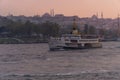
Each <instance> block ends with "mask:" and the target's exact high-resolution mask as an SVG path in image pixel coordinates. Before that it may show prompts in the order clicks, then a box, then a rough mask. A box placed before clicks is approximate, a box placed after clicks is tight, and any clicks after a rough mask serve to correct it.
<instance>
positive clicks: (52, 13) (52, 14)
mask: <svg viewBox="0 0 120 80" xmlns="http://www.w3.org/2000/svg"><path fill="white" fill-rule="evenodd" d="M50 15H51V16H52V17H54V9H51V10H50Z"/></svg>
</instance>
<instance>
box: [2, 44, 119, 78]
mask: <svg viewBox="0 0 120 80" xmlns="http://www.w3.org/2000/svg"><path fill="white" fill-rule="evenodd" d="M107 71H108V72H109V71H115V72H119V71H120V42H104V43H103V48H99V49H84V50H69V51H49V48H48V45H47V44H0V76H5V75H11V74H17V75H23V74H36V75H37V74H78V73H86V72H87V73H91V72H92V73H94V72H97V73H101V72H107Z"/></svg>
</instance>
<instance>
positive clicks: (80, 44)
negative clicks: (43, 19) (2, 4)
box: [49, 20, 102, 50]
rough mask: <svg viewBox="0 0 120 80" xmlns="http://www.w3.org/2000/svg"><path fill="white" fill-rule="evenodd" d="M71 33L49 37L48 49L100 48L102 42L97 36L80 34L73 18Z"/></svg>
mask: <svg viewBox="0 0 120 80" xmlns="http://www.w3.org/2000/svg"><path fill="white" fill-rule="evenodd" d="M73 24H74V25H73V29H72V32H71V34H64V35H62V36H61V37H51V38H50V40H49V49H50V50H58V49H88V48H101V47H102V44H101V42H100V41H99V38H95V37H93V36H90V35H89V36H88V35H87V36H82V35H81V34H80V32H79V31H78V29H77V26H76V23H75V20H74V23H73Z"/></svg>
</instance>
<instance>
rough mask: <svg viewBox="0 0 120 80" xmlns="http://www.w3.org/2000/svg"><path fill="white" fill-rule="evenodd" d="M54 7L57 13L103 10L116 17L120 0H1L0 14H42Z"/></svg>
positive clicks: (87, 12) (96, 11)
mask: <svg viewBox="0 0 120 80" xmlns="http://www.w3.org/2000/svg"><path fill="white" fill-rule="evenodd" d="M50 9H54V10H55V13H56V14H60V13H62V14H64V15H66V16H73V15H78V16H79V17H90V16H92V15H93V14H96V13H98V14H99V16H100V13H101V12H103V14H104V17H105V18H116V17H117V15H118V13H120V0H0V15H8V14H9V13H10V14H14V15H26V16H33V15H37V14H38V15H42V14H43V13H45V12H49V11H50Z"/></svg>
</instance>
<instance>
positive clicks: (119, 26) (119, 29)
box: [118, 14, 120, 37]
mask: <svg viewBox="0 0 120 80" xmlns="http://www.w3.org/2000/svg"><path fill="white" fill-rule="evenodd" d="M119 21H120V15H119V14H118V37H120V24H119Z"/></svg>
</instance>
